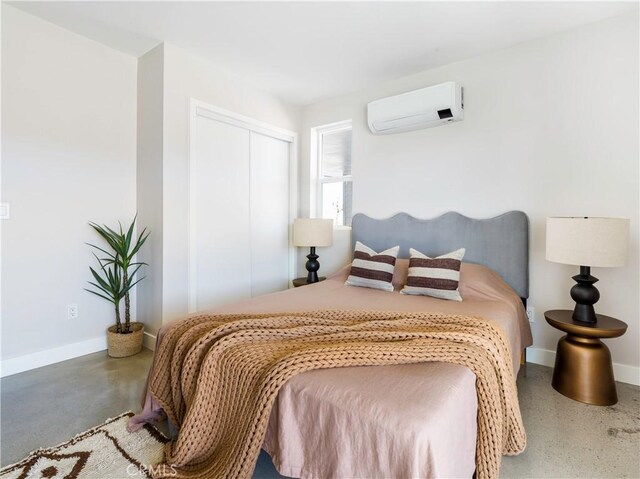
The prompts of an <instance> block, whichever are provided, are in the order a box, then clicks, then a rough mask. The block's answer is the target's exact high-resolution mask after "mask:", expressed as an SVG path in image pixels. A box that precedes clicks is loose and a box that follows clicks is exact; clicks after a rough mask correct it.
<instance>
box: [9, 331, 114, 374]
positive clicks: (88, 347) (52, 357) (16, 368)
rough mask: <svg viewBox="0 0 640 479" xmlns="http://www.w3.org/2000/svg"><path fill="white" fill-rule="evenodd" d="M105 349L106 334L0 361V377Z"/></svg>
mask: <svg viewBox="0 0 640 479" xmlns="http://www.w3.org/2000/svg"><path fill="white" fill-rule="evenodd" d="M106 349H107V336H106V334H104V335H102V336H100V337H98V338H93V339H87V340H85V341H79V342H77V343H71V344H66V345H65V346H59V347H57V348H51V349H45V350H44V351H37V352H35V353H31V354H25V355H23V356H17V357H15V358H9V359H5V360H3V361H0V377H2V378H4V377H7V376H12V375H14V374H18V373H22V372H24V371H29V370H31V369H36V368H41V367H42V366H48V365H50V364H55V363H59V362H61V361H66V360H68V359H73V358H77V357H79V356H85V355H87V354H91V353H97V352H98V351H104V350H106Z"/></svg>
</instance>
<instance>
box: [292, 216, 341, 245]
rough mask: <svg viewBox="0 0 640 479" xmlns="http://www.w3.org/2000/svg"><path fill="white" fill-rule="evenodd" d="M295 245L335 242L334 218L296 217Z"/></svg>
mask: <svg viewBox="0 0 640 479" xmlns="http://www.w3.org/2000/svg"><path fill="white" fill-rule="evenodd" d="M293 244H294V246H317V247H322V246H331V245H332V244H333V220H331V219H329V220H325V219H319V218H296V219H295V220H294V221H293Z"/></svg>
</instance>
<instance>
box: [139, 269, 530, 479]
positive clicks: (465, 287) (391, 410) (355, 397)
mask: <svg viewBox="0 0 640 479" xmlns="http://www.w3.org/2000/svg"><path fill="white" fill-rule="evenodd" d="M398 263H399V264H398V265H397V266H396V274H395V275H394V284H395V285H396V289H395V291H394V292H385V291H378V290H372V289H366V288H358V287H352V286H345V285H344V281H345V280H346V277H347V275H348V271H349V269H348V268H345V269H343V270H341V271H339V272H338V273H336V274H334V275H333V276H331V277H329V278H327V280H326V281H323V282H320V283H317V284H315V285H309V286H304V287H301V288H296V289H290V290H287V291H282V292H278V293H273V294H269V295H265V296H260V297H256V298H253V299H251V300H247V301H243V302H241V303H236V304H232V305H228V306H225V307H221V308H217V309H216V310H215V311H213V312H215V313H228V312H238V313H247V312H256V313H257V312H272V311H273V312H275V311H302V310H321V309H359V310H387V311H431V312H444V313H453V314H465V315H472V316H483V317H485V318H489V319H493V320H494V321H496V322H497V323H498V324H500V325H501V327H502V328H503V329H504V330H505V331H506V333H507V335H508V337H509V340H510V343H511V348H512V360H513V367H514V374H517V371H518V369H519V365H520V354H521V351H522V348H523V347H527V346H529V345H531V343H532V341H531V330H530V328H529V323H528V321H527V317H526V312H525V311H524V307H523V306H522V302H521V300H520V298H519V297H518V296H517V295H516V294H515V293H514V292H513V290H511V288H509V287H508V286H507V285H506V284H505V283H504V282H503V281H502V279H501V278H500V276H499V275H498V274H496V273H495V272H493V271H491V270H489V269H488V268H485V267H482V266H477V265H471V264H464V263H463V265H462V270H461V281H460V293H461V295H462V298H463V301H462V302H456V301H446V300H441V299H434V298H428V297H422V296H409V295H401V294H399V292H398V290H399V289H400V285H402V284H404V282H405V281H404V280H405V279H406V273H407V267H408V261H407V260H399V261H398ZM161 333H162V331H161V332H160V334H159V337H161ZM152 406H153V405H152V401H151V398H149V397H147V403H146V404H145V410H146V412H147V417H148V416H149V415H150V413H151V410H152V409H153V407H152ZM476 410H477V400H476V390H475V375H474V374H473V373H472V372H471V371H470V370H469V369H467V368H465V367H463V366H458V365H453V364H444V363H425V364H413V365H398V366H376V367H357V368H338V369H326V370H318V371H312V372H306V373H303V374H300V375H298V376H296V377H294V378H292V379H291V380H290V381H288V382H287V383H286V384H285V385H284V386H283V388H282V389H281V390H280V392H279V394H278V398H277V401H276V404H275V405H274V409H273V411H272V414H271V419H270V423H269V428H268V430H267V434H266V436H265V439H264V446H263V447H264V449H265V450H266V451H267V452H268V453H269V454H270V456H271V457H272V459H273V462H274V465H275V466H276V468H277V469H278V471H279V472H280V473H281V474H282V475H285V476H290V477H304V478H322V479H329V478H352V477H370V478H373V477H375V478H381V477H393V478H418V477H420V478H425V477H472V475H473V472H474V470H475V443H476Z"/></svg>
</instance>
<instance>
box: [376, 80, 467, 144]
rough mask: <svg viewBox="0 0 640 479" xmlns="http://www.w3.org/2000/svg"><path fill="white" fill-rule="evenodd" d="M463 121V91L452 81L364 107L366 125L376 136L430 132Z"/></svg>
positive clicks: (381, 100) (382, 99) (383, 99)
mask: <svg viewBox="0 0 640 479" xmlns="http://www.w3.org/2000/svg"><path fill="white" fill-rule="evenodd" d="M463 119H464V103H463V98H462V87H461V86H460V85H458V84H457V83H456V82H452V81H450V82H447V83H441V84H440V85H435V86H430V87H428V88H421V89H420V90H415V91H410V92H408V93H403V94H401V95H396V96H391V97H389V98H381V99H380V100H375V101H372V102H371V103H369V104H368V105H367V123H368V124H369V129H370V130H371V131H372V132H373V133H375V134H377V135H384V134H389V133H400V132H402V131H409V130H418V129H420V128H431V127H434V126H440V125H445V124H447V123H451V122H454V121H462V120H463Z"/></svg>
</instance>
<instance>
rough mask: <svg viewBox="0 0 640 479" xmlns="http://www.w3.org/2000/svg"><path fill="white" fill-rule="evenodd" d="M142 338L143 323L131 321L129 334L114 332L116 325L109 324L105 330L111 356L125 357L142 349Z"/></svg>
mask: <svg viewBox="0 0 640 479" xmlns="http://www.w3.org/2000/svg"><path fill="white" fill-rule="evenodd" d="M143 338H144V324H142V323H134V322H132V323H131V332H130V333H129V334H121V333H116V327H115V325H114V326H111V327H110V328H109V329H108V330H107V344H108V346H109V356H111V357H112V358H126V357H127V356H133V355H134V354H138V353H139V352H140V351H142V340H143Z"/></svg>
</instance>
